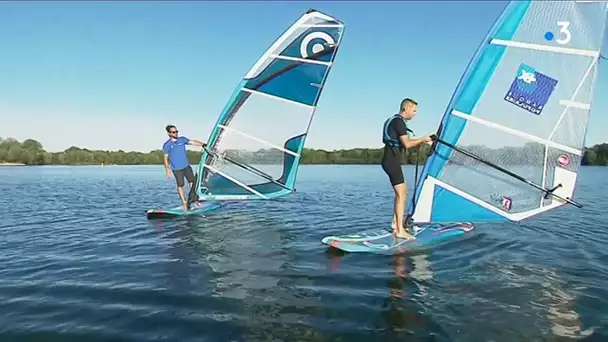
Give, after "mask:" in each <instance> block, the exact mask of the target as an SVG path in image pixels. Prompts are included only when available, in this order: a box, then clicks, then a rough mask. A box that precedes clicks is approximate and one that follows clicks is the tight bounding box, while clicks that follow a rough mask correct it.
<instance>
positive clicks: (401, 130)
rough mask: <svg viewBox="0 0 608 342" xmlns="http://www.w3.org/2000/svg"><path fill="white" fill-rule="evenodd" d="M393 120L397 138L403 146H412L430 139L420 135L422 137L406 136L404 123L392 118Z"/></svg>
mask: <svg viewBox="0 0 608 342" xmlns="http://www.w3.org/2000/svg"><path fill="white" fill-rule="evenodd" d="M393 122H396V123H397V124H396V126H395V129H396V131H397V135H398V136H399V140H400V141H401V143H402V144H403V146H405V148H413V147H416V146H418V145H422V144H424V143H427V142H429V141H431V138H430V137H422V138H418V139H410V138H409V137H408V136H407V131H406V127H405V124H404V123H403V121H401V120H394V121H393Z"/></svg>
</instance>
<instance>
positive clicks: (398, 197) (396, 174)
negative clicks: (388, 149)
mask: <svg viewBox="0 0 608 342" xmlns="http://www.w3.org/2000/svg"><path fill="white" fill-rule="evenodd" d="M392 173H393V174H392V177H391V184H392V185H393V190H395V203H394V214H393V215H394V217H395V225H396V227H395V228H393V229H396V234H395V235H396V236H397V237H400V238H404V239H412V238H414V237H413V236H412V235H410V234H409V233H408V232H407V231H406V230H405V228H404V224H403V216H405V199H406V198H407V184H406V183H405V180H404V179H403V171H402V170H401V165H399V166H397V167H395V170H394V171H393V172H392Z"/></svg>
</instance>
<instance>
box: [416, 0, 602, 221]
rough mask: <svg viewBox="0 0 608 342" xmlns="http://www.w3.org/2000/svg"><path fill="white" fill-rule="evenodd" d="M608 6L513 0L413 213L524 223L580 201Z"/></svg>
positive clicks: (467, 76) (420, 217)
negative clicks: (578, 186) (579, 181)
mask: <svg viewBox="0 0 608 342" xmlns="http://www.w3.org/2000/svg"><path fill="white" fill-rule="evenodd" d="M607 11H608V6H605V5H604V4H600V3H594V4H591V3H586V4H578V3H576V2H552V1H548V2H539V1H511V2H510V3H509V4H508V5H507V7H506V8H505V10H504V11H503V13H502V14H501V16H500V17H499V18H498V20H497V21H496V23H495V24H494V26H493V27H492V29H491V30H490V32H489V33H488V35H487V37H486V38H485V39H484V41H483V42H482V44H481V45H480V47H479V48H478V50H477V51H476V53H475V56H474V57H473V59H472V60H471V63H470V64H469V66H468V67H467V69H466V71H465V73H464V75H463V77H462V79H461V81H460V83H459V84H458V86H457V89H456V91H455V92H454V95H453V97H452V99H451V100H450V103H449V104H448V107H447V108H446V111H445V114H444V116H443V118H442V120H441V123H440V126H439V129H438V131H437V136H438V141H436V142H435V143H434V145H433V148H432V153H431V155H430V156H429V157H428V159H427V162H426V164H425V166H424V168H423V171H422V175H421V178H420V179H421V182H420V183H419V184H418V185H417V187H416V190H415V202H413V203H410V206H409V208H408V214H409V215H412V216H413V219H414V221H415V222H421V223H422V222H457V221H468V222H484V221H507V220H510V221H520V220H523V219H527V218H530V217H533V216H535V215H538V214H540V213H543V212H546V211H549V210H552V209H555V208H558V207H560V206H563V205H564V204H567V203H569V204H574V205H576V206H579V207H580V205H579V204H578V203H576V202H574V201H573V200H572V197H573V195H574V190H575V187H576V183H577V178H578V172H579V167H580V162H581V158H582V156H583V152H584V142H585V136H586V130H587V122H588V118H589V113H590V110H591V108H592V98H593V95H594V90H595V80H596V77H597V72H598V63H599V56H600V51H601V50H602V45H603V42H604V32H605V30H606V19H607V15H606V14H607Z"/></svg>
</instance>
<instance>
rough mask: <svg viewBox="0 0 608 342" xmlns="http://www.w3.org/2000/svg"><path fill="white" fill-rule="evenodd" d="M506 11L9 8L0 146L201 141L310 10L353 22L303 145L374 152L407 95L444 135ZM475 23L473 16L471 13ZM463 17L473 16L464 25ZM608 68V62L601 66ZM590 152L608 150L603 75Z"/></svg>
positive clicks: (113, 5) (419, 121) (389, 6)
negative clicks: (249, 75)
mask: <svg viewBox="0 0 608 342" xmlns="http://www.w3.org/2000/svg"><path fill="white" fill-rule="evenodd" d="M505 5H506V2H498V1H494V2H481V1H479V2H476V1H472V2H441V3H438V2H430V1H429V2H385V3H372V2H367V3H363V2H354V3H345V2H329V3H324V2H292V3H289V2H252V3H247V2H231V3H221V2H177V3H171V2H129V3H119V2H89V3H87V2H57V3H46V2H25V3H15V2H13V3H6V2H3V3H0V51H1V52H0V120H1V122H2V124H0V137H8V136H11V137H15V138H17V139H19V140H22V139H26V138H34V139H37V140H39V141H40V142H41V143H42V144H43V145H44V146H45V148H46V149H47V150H49V151H58V150H63V149H65V148H67V147H69V146H71V145H75V146H80V147H86V148H91V149H123V150H139V151H149V150H151V149H159V148H160V147H161V145H162V143H163V142H164V140H165V139H166V134H165V132H164V126H165V125H166V124H168V123H173V124H175V125H177V126H178V128H179V129H180V132H181V133H182V134H184V135H187V136H188V137H190V138H195V139H201V140H206V139H207V137H208V135H209V133H210V131H211V129H212V125H213V124H214V123H215V121H216V119H217V116H218V115H219V113H220V111H221V110H222V108H223V107H224V105H225V103H226V102H227V101H228V99H229V97H230V95H231V93H232V91H233V90H234V88H235V86H236V85H237V83H238V82H239V81H240V79H241V78H242V77H243V76H244V75H245V73H246V72H247V70H249V69H250V68H251V67H252V65H253V64H254V63H255V61H256V60H257V59H258V58H259V57H260V56H261V54H262V53H263V52H264V50H265V49H266V48H268V46H269V45H270V44H271V43H272V42H273V41H274V40H275V39H276V38H277V37H278V36H279V35H280V34H281V33H282V32H283V31H284V30H285V29H286V28H287V27H288V26H289V25H291V24H292V23H293V22H294V20H296V19H297V18H298V17H299V16H300V15H301V14H302V13H303V12H304V11H305V10H306V9H308V8H310V7H313V8H316V9H318V10H320V11H323V12H325V13H328V14H330V15H333V16H336V17H338V18H339V19H341V20H342V21H344V22H345V24H346V31H345V36H344V39H343V41H342V47H341V50H340V52H339V54H338V57H337V60H336V63H335V65H334V67H333V69H332V71H331V74H330V76H329V79H328V81H327V85H326V89H325V91H324V93H323V95H322V98H321V101H320V102H319V107H318V109H317V112H316V115H315V119H314V121H313V124H312V127H311V131H310V135H309V138H308V141H307V147H312V148H325V149H334V148H353V147H379V146H381V143H380V136H381V129H382V123H383V121H384V120H385V118H386V117H387V116H389V115H391V114H393V113H395V111H396V110H397V109H398V105H399V101H400V100H401V99H402V98H403V97H413V98H415V99H416V100H417V101H418V102H419V115H418V116H417V117H416V118H415V119H414V121H413V122H412V128H413V129H414V131H415V132H416V133H417V134H418V135H422V134H427V133H430V132H433V131H435V129H436V127H437V125H438V123H439V120H440V118H441V116H442V114H443V112H444V110H445V107H446V105H447V103H448V101H449V99H450V97H451V95H452V92H453V91H454V88H455V86H456V84H457V82H458V80H459V79H460V76H461V74H462V72H463V71H464V68H465V67H466V65H467V63H468V61H469V59H470V58H471V56H472V55H473V53H474V52H475V49H476V48H477V47H478V45H479V43H480V41H481V40H482V39H483V38H484V36H485V35H486V33H487V31H488V29H489V28H490V27H491V25H492V24H493V22H494V20H495V19H496V18H497V17H498V15H499V14H500V13H501V11H502V9H503V8H504V6H505ZM473 13H474V15H472V14H473ZM456 18H468V19H466V20H462V21H458V22H457V23H456ZM603 64H605V63H603ZM600 69H601V70H600V76H599V80H598V87H597V89H596V99H595V102H594V109H593V110H592V113H591V119H590V122H589V129H588V137H587V145H592V144H595V143H600V142H605V141H608V136H606V134H605V133H604V131H603V130H604V127H606V124H608V116H607V115H606V113H607V112H608V98H607V97H606V96H598V94H606V93H608V71H606V70H605V69H606V67H604V68H603V69H602V68H600Z"/></svg>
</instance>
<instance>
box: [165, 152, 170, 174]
mask: <svg viewBox="0 0 608 342" xmlns="http://www.w3.org/2000/svg"><path fill="white" fill-rule="evenodd" d="M165 173H166V174H167V176H169V175H171V168H170V167H169V155H168V154H166V153H165Z"/></svg>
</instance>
